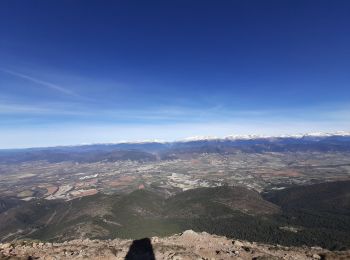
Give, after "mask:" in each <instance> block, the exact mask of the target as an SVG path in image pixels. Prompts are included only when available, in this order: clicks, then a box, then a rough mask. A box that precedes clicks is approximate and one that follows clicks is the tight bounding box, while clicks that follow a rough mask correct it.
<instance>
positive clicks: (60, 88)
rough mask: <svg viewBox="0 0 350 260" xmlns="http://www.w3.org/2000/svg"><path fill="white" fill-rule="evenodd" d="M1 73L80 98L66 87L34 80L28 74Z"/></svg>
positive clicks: (6, 70)
mask: <svg viewBox="0 0 350 260" xmlns="http://www.w3.org/2000/svg"><path fill="white" fill-rule="evenodd" d="M0 71H1V72H4V73H7V74H9V75H12V76H15V77H18V78H21V79H25V80H28V81H30V82H33V83H36V84H38V85H41V86H44V87H46V88H49V89H52V90H55V91H58V92H60V93H63V94H65V95H69V96H73V97H80V96H79V95H78V94H76V93H74V92H73V91H71V90H69V89H66V88H64V87H61V86H58V85H56V84H53V83H51V82H47V81H44V80H41V79H38V78H33V77H31V76H28V75H26V74H23V73H19V72H16V71H12V70H8V69H0Z"/></svg>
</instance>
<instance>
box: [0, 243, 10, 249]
mask: <svg viewBox="0 0 350 260" xmlns="http://www.w3.org/2000/svg"><path fill="white" fill-rule="evenodd" d="M11 247H12V245H11V244H10V243H5V244H2V245H1V246H0V248H2V249H9V248H11Z"/></svg>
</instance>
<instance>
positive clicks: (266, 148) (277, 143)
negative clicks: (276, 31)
mask: <svg viewBox="0 0 350 260" xmlns="http://www.w3.org/2000/svg"><path fill="white" fill-rule="evenodd" d="M298 151H301V152H309V151H318V152H349V151H350V133H349V132H338V133H312V134H304V135H290V136H257V135H247V136H228V137H225V138H214V137H195V138H189V139H186V140H181V141H175V142H159V141H146V142H124V143H110V144H90V145H77V146H57V147H46V148H27V149H3V150H0V163H18V162H26V161H39V160H46V161H49V162H62V161H75V162H97V161H120V160H135V161H154V160H164V159H176V158H178V156H179V155H184V154H185V155H186V156H191V154H198V153H220V154H232V153H237V152H247V153H263V152H298Z"/></svg>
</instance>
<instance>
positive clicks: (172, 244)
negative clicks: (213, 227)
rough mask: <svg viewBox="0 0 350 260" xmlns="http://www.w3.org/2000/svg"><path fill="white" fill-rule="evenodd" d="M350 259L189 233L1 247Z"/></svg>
mask: <svg viewBox="0 0 350 260" xmlns="http://www.w3.org/2000/svg"><path fill="white" fill-rule="evenodd" d="M79 258H80V259H126V260H132V259H145V260H147V259H149V260H151V259H178V260H180V259H184V260H185V259H251V260H253V259H256V260H263V259H266V260H267V259H272V260H273V259H276V260H277V259H293V260H297V259H349V258H350V251H349V250H348V251H329V250H326V249H323V248H320V247H285V246H281V245H268V244H262V243H256V242H247V241H242V240H232V239H228V238H226V237H222V236H216V235H210V234H208V233H206V232H202V233H197V232H194V231H192V230H187V231H185V232H183V233H181V234H176V235H173V236H170V237H162V238H160V237H152V238H144V239H139V240H126V239H114V240H90V239H84V240H81V239H77V240H71V241H65V242H63V243H43V242H39V241H16V242H12V243H3V244H0V259H79Z"/></svg>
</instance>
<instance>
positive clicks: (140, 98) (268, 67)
mask: <svg viewBox="0 0 350 260" xmlns="http://www.w3.org/2000/svg"><path fill="white" fill-rule="evenodd" d="M349 13H350V2H349V1H345V0H344V1H322V0H320V1H315V0H312V1H311V0H310V1H308V0H303V1H298V0H290V1H287V0H286V1H280V0H276V1H258V0H257V1H250V0H246V1H243V0H240V1H238V0H236V1H228V0H227V1H182V0H179V1H103V2H101V1H39V0H38V1H17V0H3V1H1V2H0V148H11V147H34V146H52V145H66V144H80V143H95V142H117V141H122V140H126V141H132V140H143V139H163V140H175V139H181V138H184V137H188V136H193V135H214V136H225V135H230V134H288V133H301V132H314V131H340V130H344V131H349V130H350V15H349Z"/></svg>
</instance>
